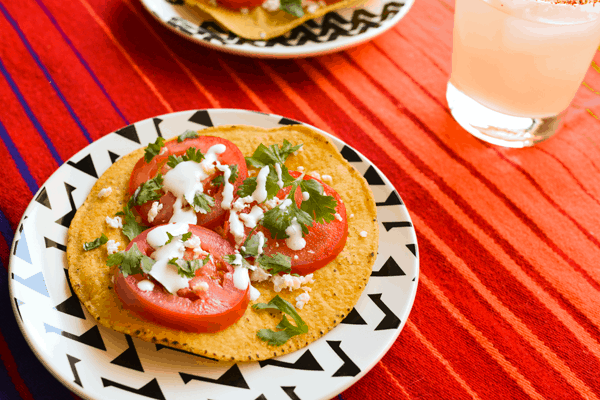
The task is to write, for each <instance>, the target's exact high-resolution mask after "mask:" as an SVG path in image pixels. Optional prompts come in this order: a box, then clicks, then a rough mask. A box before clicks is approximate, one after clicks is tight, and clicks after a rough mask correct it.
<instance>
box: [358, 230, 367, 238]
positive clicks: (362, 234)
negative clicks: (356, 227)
mask: <svg viewBox="0 0 600 400" xmlns="http://www.w3.org/2000/svg"><path fill="white" fill-rule="evenodd" d="M359 235H360V236H362V237H367V231H360V233H359Z"/></svg>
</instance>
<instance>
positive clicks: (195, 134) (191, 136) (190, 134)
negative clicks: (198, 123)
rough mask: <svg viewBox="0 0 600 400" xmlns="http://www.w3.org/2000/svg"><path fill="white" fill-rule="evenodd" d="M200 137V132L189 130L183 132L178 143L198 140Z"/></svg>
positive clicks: (178, 138) (178, 137)
mask: <svg viewBox="0 0 600 400" xmlns="http://www.w3.org/2000/svg"><path fill="white" fill-rule="evenodd" d="M198 136H200V135H198V132H196V131H193V130H191V129H188V130H187V131H185V132H183V133H182V134H181V135H179V136H177V142H178V143H181V142H183V141H184V140H185V139H196V138H197V137H198Z"/></svg>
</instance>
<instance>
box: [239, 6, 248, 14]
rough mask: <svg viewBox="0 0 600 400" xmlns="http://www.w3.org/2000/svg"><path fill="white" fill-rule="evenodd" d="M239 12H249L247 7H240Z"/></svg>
mask: <svg viewBox="0 0 600 400" xmlns="http://www.w3.org/2000/svg"><path fill="white" fill-rule="evenodd" d="M240 12H241V13H242V14H243V15H248V12H249V10H248V9H247V8H240Z"/></svg>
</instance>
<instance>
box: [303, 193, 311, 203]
mask: <svg viewBox="0 0 600 400" xmlns="http://www.w3.org/2000/svg"><path fill="white" fill-rule="evenodd" d="M308 199H310V193H308V192H302V201H308Z"/></svg>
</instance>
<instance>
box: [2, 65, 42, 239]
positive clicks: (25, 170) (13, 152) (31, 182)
mask: <svg viewBox="0 0 600 400" xmlns="http://www.w3.org/2000/svg"><path fill="white" fill-rule="evenodd" d="M3 68H4V65H2V61H1V60H0V70H2V69H3ZM0 138H2V141H3V142H4V145H5V146H6V148H7V149H8V152H9V154H10V156H11V157H12V159H13V160H14V162H15V164H17V168H18V169H19V172H20V173H21V176H22V177H23V180H24V181H25V183H26V184H27V186H28V187H29V190H30V191H31V193H35V192H37V190H38V189H39V187H38V184H37V182H36V180H35V179H34V178H33V176H31V172H29V167H28V166H27V163H26V162H25V160H23V157H21V154H20V153H19V150H18V149H17V147H16V146H15V144H14V142H13V141H12V138H11V137H10V135H9V134H8V131H7V130H6V128H5V127H4V125H3V124H2V121H0ZM2 218H4V215H2V214H1V212H0V221H1V220H2ZM0 229H2V224H0ZM3 233H4V232H3ZM7 243H11V242H8V241H7Z"/></svg>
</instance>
